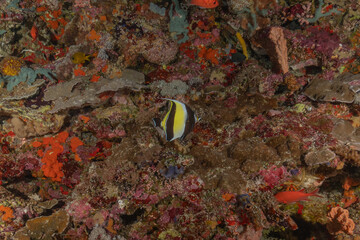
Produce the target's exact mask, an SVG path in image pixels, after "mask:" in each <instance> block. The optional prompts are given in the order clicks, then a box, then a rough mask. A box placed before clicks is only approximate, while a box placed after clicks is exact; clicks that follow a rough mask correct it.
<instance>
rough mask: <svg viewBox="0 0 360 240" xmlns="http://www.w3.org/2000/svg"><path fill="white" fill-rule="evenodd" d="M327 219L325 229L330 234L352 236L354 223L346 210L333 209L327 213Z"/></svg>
mask: <svg viewBox="0 0 360 240" xmlns="http://www.w3.org/2000/svg"><path fill="white" fill-rule="evenodd" d="M327 218H328V220H329V222H328V224H327V225H326V227H327V229H328V231H329V232H330V233H331V234H340V233H347V234H351V235H352V234H353V231H354V228H355V223H354V221H353V220H352V219H351V218H349V211H348V210H346V209H343V208H341V207H334V208H332V209H331V210H330V212H329V213H328V215H327Z"/></svg>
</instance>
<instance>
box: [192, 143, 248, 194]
mask: <svg viewBox="0 0 360 240" xmlns="http://www.w3.org/2000/svg"><path fill="white" fill-rule="evenodd" d="M190 154H191V155H192V156H194V158H195V162H194V165H192V166H191V167H190V168H189V171H190V172H192V171H194V172H196V173H197V174H198V175H199V176H200V178H201V179H202V180H203V181H204V183H205V188H207V189H218V188H220V189H223V190H227V191H230V192H233V193H239V194H240V193H241V192H242V191H243V190H244V189H245V185H246V179H245V177H244V174H243V173H242V171H241V170H240V168H239V166H240V164H239V162H238V161H236V160H234V159H230V158H228V157H227V156H226V153H225V152H219V151H216V150H212V149H210V148H208V147H203V146H195V147H193V148H192V149H191V152H190Z"/></svg>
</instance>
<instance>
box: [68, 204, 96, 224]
mask: <svg viewBox="0 0 360 240" xmlns="http://www.w3.org/2000/svg"><path fill="white" fill-rule="evenodd" d="M91 209H92V207H91V205H90V204H89V203H88V202H87V200H86V199H82V200H76V201H73V202H72V203H70V205H68V206H67V212H68V214H69V215H70V216H72V217H73V218H74V220H75V221H81V220H83V219H85V218H86V217H88V216H89V214H90V212H91Z"/></svg>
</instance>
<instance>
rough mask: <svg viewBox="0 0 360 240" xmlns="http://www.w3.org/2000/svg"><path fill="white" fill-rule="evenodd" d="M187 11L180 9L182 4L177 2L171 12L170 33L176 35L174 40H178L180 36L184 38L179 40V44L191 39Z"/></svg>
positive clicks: (171, 7) (173, 4) (172, 5)
mask: <svg viewBox="0 0 360 240" xmlns="http://www.w3.org/2000/svg"><path fill="white" fill-rule="evenodd" d="M186 16H187V11H186V10H184V9H182V8H180V4H179V1H178V0H175V1H174V2H173V3H172V4H171V6H170V10H169V17H170V24H169V31H170V32H171V33H173V34H175V35H174V37H173V38H177V37H178V36H182V38H181V39H179V40H178V43H184V42H186V41H187V40H188V39H189V36H188V32H189V29H188V28H187V27H188V26H189V23H188V22H187V20H186Z"/></svg>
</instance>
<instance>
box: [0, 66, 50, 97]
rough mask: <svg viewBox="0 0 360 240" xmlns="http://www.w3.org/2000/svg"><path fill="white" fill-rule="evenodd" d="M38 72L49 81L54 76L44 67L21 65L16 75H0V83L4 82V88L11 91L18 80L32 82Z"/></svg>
mask: <svg viewBox="0 0 360 240" xmlns="http://www.w3.org/2000/svg"><path fill="white" fill-rule="evenodd" d="M9 71H10V70H9ZM10 72H11V71H10ZM14 72H15V71H14ZM39 74H40V75H43V76H45V77H46V78H47V79H49V80H51V81H53V80H54V79H55V78H54V76H55V75H54V74H53V73H52V72H51V71H50V70H49V69H45V68H38V69H32V68H28V67H22V68H21V70H20V71H19V72H18V74H16V75H5V76H2V77H0V83H2V82H6V89H7V90H8V91H11V90H12V89H13V88H14V87H15V86H16V85H18V84H19V83H20V82H26V83H27V84H29V85H30V84H33V83H34V82H35V81H36V79H37V78H38V75H39Z"/></svg>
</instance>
